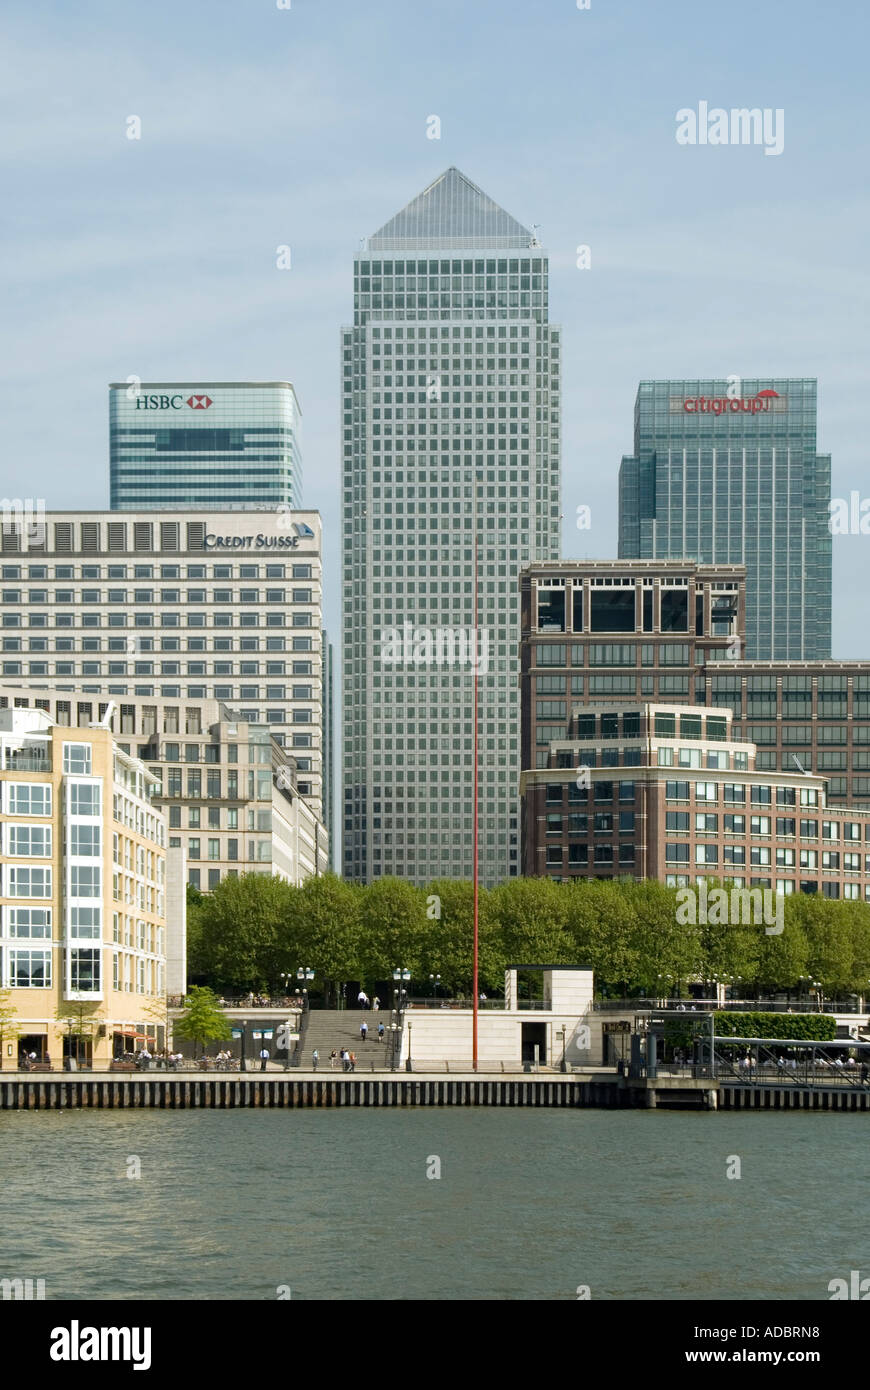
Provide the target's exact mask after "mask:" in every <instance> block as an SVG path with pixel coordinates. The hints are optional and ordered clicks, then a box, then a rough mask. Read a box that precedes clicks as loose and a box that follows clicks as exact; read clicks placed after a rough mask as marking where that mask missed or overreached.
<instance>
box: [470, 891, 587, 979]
mask: <svg viewBox="0 0 870 1390" xmlns="http://www.w3.org/2000/svg"><path fill="white" fill-rule="evenodd" d="M490 905H491V909H492V912H493V915H494V916H495V918H496V920H497V922H498V924H499V928H500V935H501V944H502V952H503V956H504V962H505V965H570V964H572V962H573V959H574V943H573V941H572V939H571V936H570V933H569V932H568V930H567V910H566V909H567V895H566V893H565V887H564V885H563V884H561V883H553V882H552V880H551V879H545V878H511V879H506V880H505V882H503V883H500V884H499V885H498V887H497V888H493V889H492V890H491V892H490Z"/></svg>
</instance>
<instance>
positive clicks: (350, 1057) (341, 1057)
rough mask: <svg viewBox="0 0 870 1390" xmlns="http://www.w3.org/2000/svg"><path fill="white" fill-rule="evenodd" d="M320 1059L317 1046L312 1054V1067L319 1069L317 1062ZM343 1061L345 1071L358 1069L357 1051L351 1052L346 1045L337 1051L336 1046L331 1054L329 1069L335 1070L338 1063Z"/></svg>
mask: <svg viewBox="0 0 870 1390" xmlns="http://www.w3.org/2000/svg"><path fill="white" fill-rule="evenodd" d="M319 1061H320V1053H319V1052H318V1051H317V1048H316V1047H315V1049H314V1051H313V1052H312V1054H311V1069H312V1071H317V1064H318V1062H319ZM337 1062H341V1065H342V1068H343V1070H344V1071H356V1053H355V1052H349V1051H348V1049H347V1048H346V1047H343V1048H341V1050H340V1051H337V1050H336V1049H335V1048H333V1049H332V1051H331V1052H330V1054H329V1069H330V1071H335V1067H336V1063H337Z"/></svg>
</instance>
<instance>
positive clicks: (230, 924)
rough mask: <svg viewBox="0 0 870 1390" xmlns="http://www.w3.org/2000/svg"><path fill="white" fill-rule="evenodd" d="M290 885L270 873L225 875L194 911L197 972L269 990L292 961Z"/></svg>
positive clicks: (233, 985) (294, 938) (234, 985)
mask: <svg viewBox="0 0 870 1390" xmlns="http://www.w3.org/2000/svg"><path fill="white" fill-rule="evenodd" d="M294 902H295V898H294V889H293V888H292V887H291V885H290V884H289V883H286V882H285V881H284V879H282V878H278V877H276V876H273V875H272V874H242V875H241V876H240V877H239V878H225V879H222V880H221V882H220V883H219V884H218V885H217V887H216V888H215V889H214V891H213V892H212V893H209V894H208V896H207V897H205V898H204V899H203V901H202V904H201V906H199V907H198V908H197V909H196V911H197V914H198V917H199V920H200V926H201V935H200V940H199V943H198V947H197V951H198V954H197V965H198V967H199V969H198V970H197V973H200V972H201V973H202V974H204V975H205V977H206V978H207V979H208V980H209V981H210V982H211V983H213V984H216V985H218V986H224V987H226V988H229V989H238V990H243V989H253V990H261V989H267V990H269V991H272V990H275V989H277V987H278V984H279V982H280V979H281V975H282V973H284V972H287V971H289V970H290V968H291V966H294V965H296V964H298V961H297V959H296V957H297V956H298V954H299V942H298V930H297V927H296V923H295V920H294V913H293V907H294Z"/></svg>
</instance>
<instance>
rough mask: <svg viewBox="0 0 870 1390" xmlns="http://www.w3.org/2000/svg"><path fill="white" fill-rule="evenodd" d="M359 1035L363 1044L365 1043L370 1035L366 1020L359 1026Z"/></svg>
mask: <svg viewBox="0 0 870 1390" xmlns="http://www.w3.org/2000/svg"><path fill="white" fill-rule="evenodd" d="M359 1035H360V1038H361V1039H362V1041H363V1042H365V1040H366V1038H367V1037H368V1035H369V1025H368V1024H367V1023H366V1021H365V1019H363V1021H362V1023H361V1024H360V1026H359Z"/></svg>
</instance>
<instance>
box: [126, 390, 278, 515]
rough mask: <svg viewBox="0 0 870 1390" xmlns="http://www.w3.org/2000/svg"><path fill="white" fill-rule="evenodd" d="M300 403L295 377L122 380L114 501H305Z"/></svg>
mask: <svg viewBox="0 0 870 1390" xmlns="http://www.w3.org/2000/svg"><path fill="white" fill-rule="evenodd" d="M300 415H301V412H300V410H299V403H298V401H297V400H296V393H295V391H294V390H293V387H292V386H291V384H290V382H288V381H218V382H177V381H176V382H165V381H160V382H133V383H126V382H121V383H118V382H113V383H112V385H111V386H110V387H109V439H110V476H111V502H110V505H111V507H112V509H113V511H147V510H149V509H151V508H157V507H159V508H167V507H203V508H205V509H207V510H214V508H215V507H233V508H245V507H249V506H250V507H264V506H265V507H269V506H271V507H275V508H276V509H277V508H278V507H286V508H287V509H290V508H293V507H298V506H300V505H301V502H302V460H301V454H300V451H299V421H300Z"/></svg>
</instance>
